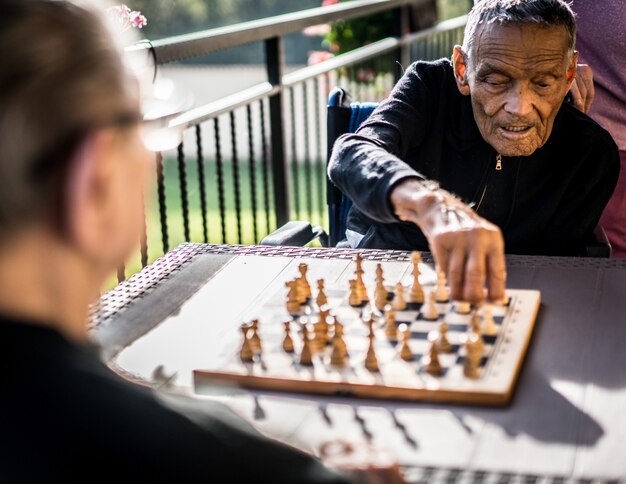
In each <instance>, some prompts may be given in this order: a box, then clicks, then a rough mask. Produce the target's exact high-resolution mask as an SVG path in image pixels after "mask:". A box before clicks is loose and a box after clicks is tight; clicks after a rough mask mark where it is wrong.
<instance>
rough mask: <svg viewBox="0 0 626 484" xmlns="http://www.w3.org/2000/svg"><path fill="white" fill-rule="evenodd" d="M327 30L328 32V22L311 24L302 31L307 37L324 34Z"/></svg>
mask: <svg viewBox="0 0 626 484" xmlns="http://www.w3.org/2000/svg"><path fill="white" fill-rule="evenodd" d="M328 32H330V25H328V24H320V25H312V26H310V27H307V28H306V29H304V30H303V31H302V33H303V34H304V35H306V36H307V37H317V36H322V35H326V34H327V33H328Z"/></svg>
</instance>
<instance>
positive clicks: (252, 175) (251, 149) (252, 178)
mask: <svg viewBox="0 0 626 484" xmlns="http://www.w3.org/2000/svg"><path fill="white" fill-rule="evenodd" d="M246 115H247V118H248V167H249V168H248V170H249V172H250V173H249V175H250V202H251V206H252V233H253V237H254V240H253V242H254V243H255V244H256V243H257V242H258V241H259V238H258V237H259V233H258V229H257V223H256V215H257V214H256V170H255V166H254V137H253V134H254V133H253V131H252V109H251V107H250V105H249V104H248V105H247V106H246Z"/></svg>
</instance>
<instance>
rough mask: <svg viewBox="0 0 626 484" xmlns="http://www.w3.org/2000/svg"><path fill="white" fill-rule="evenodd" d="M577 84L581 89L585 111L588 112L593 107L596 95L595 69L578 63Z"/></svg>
mask: <svg viewBox="0 0 626 484" xmlns="http://www.w3.org/2000/svg"><path fill="white" fill-rule="evenodd" d="M574 83H575V84H577V85H578V89H579V90H580V94H581V100H582V103H583V109H582V110H583V112H585V113H588V112H589V110H590V109H591V103H592V102H593V98H594V97H595V95H596V90H595V87H594V85H593V70H592V69H591V67H589V66H588V65H587V64H578V67H577V69H576V79H575V82H574Z"/></svg>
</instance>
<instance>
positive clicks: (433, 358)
mask: <svg viewBox="0 0 626 484" xmlns="http://www.w3.org/2000/svg"><path fill="white" fill-rule="evenodd" d="M438 338H439V335H438V333H437V331H431V332H430V334H429V335H428V340H429V341H430V347H429V349H428V354H427V355H425V356H424V357H423V359H422V362H423V364H424V368H425V369H426V373H428V374H430V375H434V376H440V375H441V374H442V373H443V368H442V367H441V363H440V362H439V350H438V349H437V339H438Z"/></svg>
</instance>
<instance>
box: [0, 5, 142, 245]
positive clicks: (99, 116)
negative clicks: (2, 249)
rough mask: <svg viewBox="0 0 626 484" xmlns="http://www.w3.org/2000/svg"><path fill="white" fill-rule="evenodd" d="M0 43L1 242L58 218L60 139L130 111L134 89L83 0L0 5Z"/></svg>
mask: <svg viewBox="0 0 626 484" xmlns="http://www.w3.org/2000/svg"><path fill="white" fill-rule="evenodd" d="M81 5H82V6H81ZM92 7H93V8H92ZM0 46H2V52H3V55H2V68H1V69H0V150H1V151H0V236H2V237H6V236H8V235H10V234H12V233H13V232H14V231H15V230H18V229H20V228H22V227H25V226H27V225H29V224H32V223H38V222H41V221H44V220H47V219H49V218H52V219H53V220H54V219H56V218H57V217H58V216H59V215H61V216H62V212H63V208H62V203H63V195H62V194H63V192H64V191H65V183H67V181H66V173H67V166H68V161H69V159H68V158H70V157H71V154H72V153H71V152H69V153H62V154H61V155H60V156H58V158H62V159H59V160H56V159H52V158H54V156H52V153H55V152H56V151H57V150H58V149H59V144H61V145H63V144H64V143H65V141H66V138H68V137H69V136H68V135H71V134H73V133H74V132H80V131H81V130H88V129H93V128H94V124H97V123H103V122H106V121H107V120H108V119H110V118H111V117H114V116H118V115H119V114H120V113H123V112H128V111H130V110H131V109H134V110H135V111H136V110H137V107H136V106H135V104H136V101H135V100H136V95H134V92H135V91H136V88H137V86H136V85H135V86H133V85H132V84H133V80H132V78H131V76H130V75H129V71H128V69H127V67H126V66H125V64H124V60H123V57H122V56H121V49H120V45H118V44H116V40H115V38H114V35H113V33H112V31H111V30H110V28H109V26H108V24H107V20H106V17H105V16H104V13H103V12H102V11H101V10H100V9H98V8H95V6H92V5H91V4H89V5H88V3H87V2H71V1H66V0H3V2H2V3H1V4H0ZM131 104H132V105H131ZM90 127H91V128H90ZM68 151H69V149H68ZM41 162H43V169H38V168H41V167H36V166H35V165H36V164H38V163H41ZM2 237H0V242H1V241H2V240H1V239H2Z"/></svg>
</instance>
